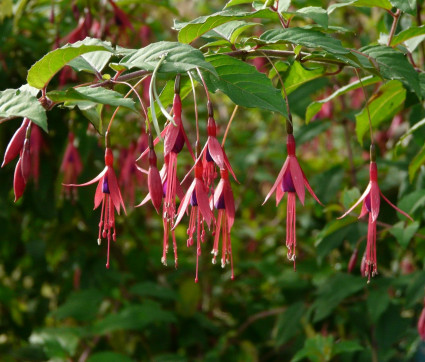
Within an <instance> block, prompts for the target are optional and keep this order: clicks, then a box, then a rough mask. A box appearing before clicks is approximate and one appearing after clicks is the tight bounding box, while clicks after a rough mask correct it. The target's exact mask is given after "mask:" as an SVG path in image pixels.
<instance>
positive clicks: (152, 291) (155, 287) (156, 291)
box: [130, 282, 177, 300]
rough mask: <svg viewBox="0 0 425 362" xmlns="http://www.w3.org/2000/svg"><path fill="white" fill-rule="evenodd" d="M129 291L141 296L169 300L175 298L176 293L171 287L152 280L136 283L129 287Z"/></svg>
mask: <svg viewBox="0 0 425 362" xmlns="http://www.w3.org/2000/svg"><path fill="white" fill-rule="evenodd" d="M130 292H131V293H134V294H137V295H140V296H142V297H155V298H159V299H171V300H174V299H176V298H177V293H176V292H175V291H174V290H173V289H170V288H166V287H164V286H162V285H160V284H158V283H153V282H142V283H138V284H136V285H134V286H133V287H132V288H131V289H130Z"/></svg>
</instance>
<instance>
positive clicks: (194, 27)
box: [174, 9, 277, 44]
mask: <svg viewBox="0 0 425 362" xmlns="http://www.w3.org/2000/svg"><path fill="white" fill-rule="evenodd" d="M254 18H266V19H277V15H276V14H275V13H274V12H272V11H271V10H269V9H263V10H258V11H241V10H235V9H228V10H223V11H220V12H218V13H215V14H212V15H208V16H201V17H199V18H196V19H195V20H192V21H190V22H188V23H175V24H174V28H175V29H176V30H179V36H178V39H179V42H182V43H186V44H188V43H191V42H192V41H194V40H195V39H197V38H199V37H200V36H201V35H203V34H205V33H206V32H208V31H210V30H212V29H214V28H216V27H217V26H219V25H221V24H224V23H227V22H229V21H233V20H244V19H254Z"/></svg>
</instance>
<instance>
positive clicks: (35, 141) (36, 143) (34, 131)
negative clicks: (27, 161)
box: [24, 124, 44, 187]
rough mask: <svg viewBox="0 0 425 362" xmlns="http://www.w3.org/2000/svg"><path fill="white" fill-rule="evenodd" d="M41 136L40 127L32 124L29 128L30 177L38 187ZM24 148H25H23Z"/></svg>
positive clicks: (42, 142)
mask: <svg viewBox="0 0 425 362" xmlns="http://www.w3.org/2000/svg"><path fill="white" fill-rule="evenodd" d="M43 144H44V141H43V134H42V132H41V129H40V127H38V126H37V125H35V124H33V125H32V126H31V152H30V154H31V177H32V179H33V180H34V182H35V185H36V187H38V179H39V178H40V152H41V149H42V147H43ZM24 148H25V147H24Z"/></svg>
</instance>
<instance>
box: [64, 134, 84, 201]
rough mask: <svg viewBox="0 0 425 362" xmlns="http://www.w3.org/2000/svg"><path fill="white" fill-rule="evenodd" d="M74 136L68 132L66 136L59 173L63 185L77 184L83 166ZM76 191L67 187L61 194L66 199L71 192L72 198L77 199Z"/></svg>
mask: <svg viewBox="0 0 425 362" xmlns="http://www.w3.org/2000/svg"><path fill="white" fill-rule="evenodd" d="M74 140H75V136H74V133H72V132H69V134H68V144H67V146H66V149H65V153H64V155H63V159H62V163H61V167H60V171H61V172H62V173H63V183H64V184H75V183H76V182H77V179H78V176H79V175H80V174H81V172H82V171H83V164H82V163H81V157H80V154H79V152H78V150H77V148H76V147H75V145H74ZM76 191H77V190H76V189H75V188H73V187H67V188H64V189H63V192H64V193H65V195H66V196H67V197H71V192H72V194H73V197H74V198H76V197H77V192H76Z"/></svg>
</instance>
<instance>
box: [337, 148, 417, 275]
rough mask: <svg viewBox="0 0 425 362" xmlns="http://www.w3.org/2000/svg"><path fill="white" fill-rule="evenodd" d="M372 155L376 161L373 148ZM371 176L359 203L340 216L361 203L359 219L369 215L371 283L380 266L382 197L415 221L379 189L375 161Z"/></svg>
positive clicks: (368, 241)
mask: <svg viewBox="0 0 425 362" xmlns="http://www.w3.org/2000/svg"><path fill="white" fill-rule="evenodd" d="M371 155H373V157H372V158H371V159H372V160H373V159H374V151H372V147H371ZM369 175H370V181H369V184H368V185H367V187H366V190H365V191H364V193H363V195H362V196H361V197H360V199H358V200H357V202H356V203H355V204H354V205H353V206H352V207H351V208H350V209H348V210H347V212H346V213H345V214H344V215H342V216H340V217H339V218H338V219H342V218H343V217H345V216H347V215H348V214H349V213H350V212H351V211H353V210H354V209H355V208H356V207H357V206H358V205H359V204H360V203H361V202H363V204H362V210H361V213H360V216H359V219H360V218H361V217H363V216H365V215H367V214H369V224H368V231H367V245H366V259H365V263H366V265H365V267H366V270H365V272H364V274H365V276H367V277H368V282H369V281H370V277H371V276H372V277H374V276H375V275H376V274H378V264H377V259H376V221H377V219H378V215H379V206H380V202H381V197H382V198H383V199H384V200H385V201H386V202H387V203H388V204H389V205H390V206H391V207H392V208H394V209H395V210H396V211H398V212H399V213H401V214H402V215H404V216H406V217H407V218H409V219H410V220H412V221H413V219H412V218H411V217H410V215H408V214H407V213H405V212H404V211H402V210H400V209H399V208H398V207H397V206H395V205H393V204H392V203H391V202H390V200H388V199H387V198H386V197H385V196H384V194H383V193H382V191H381V190H380V189H379V185H378V168H377V166H376V162H375V161H371V162H370V168H369Z"/></svg>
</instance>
